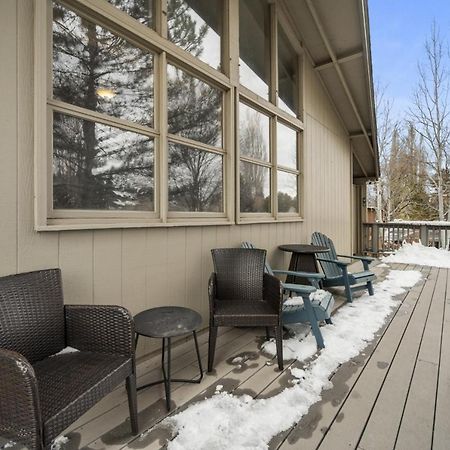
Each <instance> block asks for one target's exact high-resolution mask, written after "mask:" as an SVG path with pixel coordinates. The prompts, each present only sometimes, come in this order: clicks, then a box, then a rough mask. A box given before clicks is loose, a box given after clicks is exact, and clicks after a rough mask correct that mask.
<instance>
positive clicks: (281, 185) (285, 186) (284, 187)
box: [278, 171, 298, 213]
mask: <svg viewBox="0 0 450 450" xmlns="http://www.w3.org/2000/svg"><path fill="white" fill-rule="evenodd" d="M278 211H279V212H289V213H295V212H298V200H297V175H294V174H292V173H287V172H281V171H278Z"/></svg>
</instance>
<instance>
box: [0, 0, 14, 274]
mask: <svg viewBox="0 0 450 450" xmlns="http://www.w3.org/2000/svg"><path fill="white" fill-rule="evenodd" d="M16 18H17V17H16V2H15V0H6V1H3V2H1V3H0V30H1V44H0V58H1V61H2V65H1V68H0V86H1V88H0V105H2V107H1V108H0V149H1V158H2V159H1V164H0V208H1V214H0V236H1V245H0V253H1V257H0V274H1V275H8V274H11V273H15V272H16V268H17V98H16V95H17V81H16V80H17V20H16Z"/></svg>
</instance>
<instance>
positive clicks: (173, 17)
mask: <svg viewBox="0 0 450 450" xmlns="http://www.w3.org/2000/svg"><path fill="white" fill-rule="evenodd" d="M222 16H223V1H222V0H168V2H167V29H168V36H169V39H170V40H171V41H172V42H173V43H175V44H177V45H178V46H180V47H181V48H182V49H184V50H187V51H188V52H189V53H192V54H193V55H194V56H196V57H197V58H199V59H201V60H202V61H204V62H205V63H207V64H209V65H210V66H212V67H214V68H215V69H220V61H221V58H220V56H221V46H220V39H221V35H222Z"/></svg>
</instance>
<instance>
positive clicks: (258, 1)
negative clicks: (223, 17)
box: [239, 0, 270, 99]
mask: <svg viewBox="0 0 450 450" xmlns="http://www.w3.org/2000/svg"><path fill="white" fill-rule="evenodd" d="M239 79H240V82H241V84H243V85H244V86H245V87H247V88H248V89H251V90H252V91H253V92H255V93H256V94H258V95H260V96H261V97H263V98H265V99H269V79H270V20H269V4H268V2H267V1H266V0H240V1H239Z"/></svg>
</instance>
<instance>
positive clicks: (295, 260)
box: [278, 244, 329, 284]
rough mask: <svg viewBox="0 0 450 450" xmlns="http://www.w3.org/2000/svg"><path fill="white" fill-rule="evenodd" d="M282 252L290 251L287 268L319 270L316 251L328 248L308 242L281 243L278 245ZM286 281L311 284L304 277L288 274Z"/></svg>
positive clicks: (308, 270) (303, 270) (304, 270)
mask: <svg viewBox="0 0 450 450" xmlns="http://www.w3.org/2000/svg"><path fill="white" fill-rule="evenodd" d="M278 248H279V249H280V250H282V251H283V252H291V253H292V256H291V261H290V263H289V270H293V271H297V272H313V273H317V272H319V269H318V267H317V261H316V253H324V252H327V251H328V250H329V248H327V247H319V246H317V245H309V244H283V245H280V246H279V247H278ZM286 283H295V284H311V283H310V282H309V281H308V280H307V279H306V278H301V277H294V276H292V275H289V276H288V277H287V278H286Z"/></svg>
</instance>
